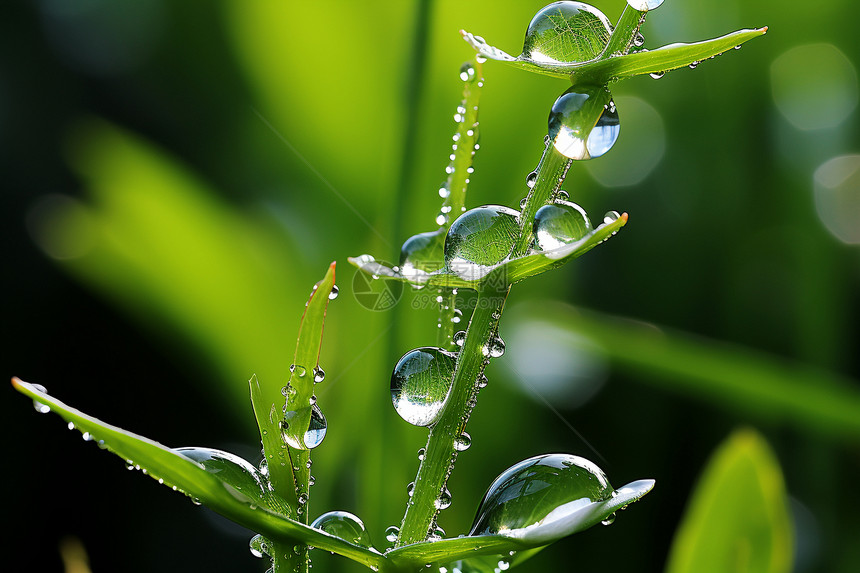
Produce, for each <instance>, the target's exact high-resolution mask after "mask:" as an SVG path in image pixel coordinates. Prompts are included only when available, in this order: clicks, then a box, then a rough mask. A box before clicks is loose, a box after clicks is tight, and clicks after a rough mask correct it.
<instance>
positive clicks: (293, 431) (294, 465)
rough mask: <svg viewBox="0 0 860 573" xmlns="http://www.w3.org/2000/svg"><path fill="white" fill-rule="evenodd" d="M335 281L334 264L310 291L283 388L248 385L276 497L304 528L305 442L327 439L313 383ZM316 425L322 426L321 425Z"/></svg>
mask: <svg viewBox="0 0 860 573" xmlns="http://www.w3.org/2000/svg"><path fill="white" fill-rule="evenodd" d="M334 280H335V263H334V262H333V263H331V265H329V268H328V271H327V272H326V274H325V276H324V277H323V279H322V280H321V281H319V282H318V283H317V284H316V285H315V286H314V288H313V291H312V292H311V295H310V298H309V299H308V302H307V304H306V306H305V311H304V313H303V314H302V319H301V323H300V326H299V335H298V340H297V341H296V351H295V354H294V355H293V363H292V366H290V378H289V382H288V383H287V385H286V386H285V387H282V385H281V384H280V383H273V382H267V383H265V384H261V383H260V382H259V381H258V380H257V377H256V376H254V377H253V378H251V382H250V386H251V403H252V404H253V406H254V415H255V417H256V418H257V425H258V426H259V428H260V436H261V438H262V441H263V452H264V454H265V456H266V461H267V463H268V468H269V476H270V479H271V481H272V485H273V487H274V488H275V491H277V492H278V493H279V494H280V495H282V496H284V497H285V498H286V499H288V500H289V501H290V503H291V504H292V505H293V507H295V508H297V510H298V514H299V516H300V517H301V521H303V522H305V523H307V510H306V507H307V498H308V495H309V489H310V488H309V485H308V480H309V477H310V469H309V468H308V460H309V459H310V455H309V452H308V450H309V444H308V443H306V441H308V440H309V438H308V436H313V438H314V440H315V442H314V445H318V443H319V441H317V440H321V439H322V438H321V436H324V435H325V417H324V416H322V411H321V410H320V409H319V407H318V406H316V398H315V397H314V380H315V378H316V377H317V375H318V372H321V371H320V370H318V369H319V353H320V346H321V344H322V334H323V327H324V324H325V314H326V310H327V308H328V303H329V300H330V295H331V293H332V289H334ZM323 375H324V374H323ZM285 395H286V397H285ZM287 418H288V419H287ZM320 421H321V423H322V426H320V425H319V424H320ZM312 424H314V427H313V428H312V427H311V426H312ZM285 440H286V441H285ZM287 443H289V446H288V445H287ZM300 499H301V501H300Z"/></svg>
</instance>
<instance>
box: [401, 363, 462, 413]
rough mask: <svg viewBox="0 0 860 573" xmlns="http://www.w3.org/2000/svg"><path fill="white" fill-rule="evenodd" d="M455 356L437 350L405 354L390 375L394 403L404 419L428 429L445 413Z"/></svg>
mask: <svg viewBox="0 0 860 573" xmlns="http://www.w3.org/2000/svg"><path fill="white" fill-rule="evenodd" d="M455 365H456V356H455V355H454V354H452V353H450V352H447V351H445V350H443V349H442V348H437V347H423V348H416V349H415V350H410V351H409V352H407V353H406V354H404V355H403V356H402V357H401V358H400V360H398V361H397V365H396V366H395V367H394V372H393V373H392V374H391V402H392V403H393V404H394V409H395V410H396V411H397V413H398V414H399V415H400V417H401V418H403V419H404V420H406V421H407V422H409V423H410V424H412V425H415V426H429V425H430V424H432V423H434V422H435V421H436V420H437V419H438V418H439V416H440V415H441V413H442V408H443V407H444V405H445V401H446V400H447V398H448V392H449V391H450V389H451V383H452V379H453V376H454V367H455Z"/></svg>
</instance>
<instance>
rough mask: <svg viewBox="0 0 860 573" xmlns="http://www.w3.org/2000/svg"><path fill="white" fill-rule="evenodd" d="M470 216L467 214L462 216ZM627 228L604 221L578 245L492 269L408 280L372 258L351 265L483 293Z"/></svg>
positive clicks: (623, 220)
mask: <svg viewBox="0 0 860 573" xmlns="http://www.w3.org/2000/svg"><path fill="white" fill-rule="evenodd" d="M466 214H468V211H467V212H466V213H464V214H463V215H466ZM626 224H627V214H626V213H624V214H622V215H620V216H619V217H618V218H616V219H613V220H609V221H604V223H603V224H601V225H598V226H597V227H596V228H594V229H593V230H591V231H589V232H588V233H586V234H585V235H584V236H583V237H582V238H581V239H579V240H578V241H574V242H571V243H568V244H564V245H562V246H560V247H558V248H554V249H548V250H543V251H533V252H530V253H528V254H525V255H523V256H521V257H515V258H505V259H503V260H501V261H499V262H497V263H496V264H491V265H466V264H460V265H455V268H449V267H448V266H446V267H444V268H442V269H439V270H437V271H434V272H419V273H415V274H413V275H410V276H405V275H404V274H403V273H402V272H400V270H399V269H393V268H391V267H388V266H386V265H384V264H382V263H380V262H378V261H376V259H374V258H373V257H372V256H371V255H361V256H359V257H351V258H350V259H349V262H350V263H351V264H353V265H355V266H356V267H358V268H359V269H360V270H361V271H363V272H365V273H367V274H370V275H372V276H374V277H377V278H383V279H391V280H398V281H401V282H405V283H409V284H411V285H413V286H415V287H417V288H421V287H427V286H429V287H447V288H469V289H475V290H481V289H482V288H483V287H484V285H487V284H492V285H496V286H499V285H511V284H514V283H516V282H518V281H521V280H523V279H526V278H528V277H531V276H534V275H537V274H540V273H543V272H546V271H548V270H551V269H554V268H557V267H559V266H561V265H563V264H565V263H566V262H568V261H571V260H573V259H575V258H577V257H579V256H581V255H583V254H585V253H587V252H588V251H590V250H591V249H593V248H594V247H596V246H597V245H599V244H600V243H602V242H604V241H605V240H607V239H608V238H610V237H612V236H613V235H615V233H617V232H618V231H619V230H620V229H621V228H622V227H624V225H626Z"/></svg>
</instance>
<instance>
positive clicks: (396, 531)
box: [385, 525, 400, 543]
mask: <svg viewBox="0 0 860 573" xmlns="http://www.w3.org/2000/svg"><path fill="white" fill-rule="evenodd" d="M398 535H400V528H399V527H397V526H396V525H392V526H390V527H388V528H387V529H386V530H385V540H386V541H388V542H389V543H395V542H397V536H398Z"/></svg>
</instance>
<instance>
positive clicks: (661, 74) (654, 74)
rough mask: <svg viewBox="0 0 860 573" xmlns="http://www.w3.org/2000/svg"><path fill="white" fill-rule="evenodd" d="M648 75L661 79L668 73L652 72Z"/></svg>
mask: <svg viewBox="0 0 860 573" xmlns="http://www.w3.org/2000/svg"><path fill="white" fill-rule="evenodd" d="M648 75H650V76H651V78H652V79H655V80H659V79H660V78H662V77H663V76H665V75H666V72H651V73H650V74H648Z"/></svg>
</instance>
